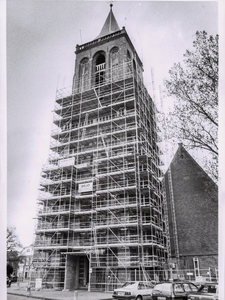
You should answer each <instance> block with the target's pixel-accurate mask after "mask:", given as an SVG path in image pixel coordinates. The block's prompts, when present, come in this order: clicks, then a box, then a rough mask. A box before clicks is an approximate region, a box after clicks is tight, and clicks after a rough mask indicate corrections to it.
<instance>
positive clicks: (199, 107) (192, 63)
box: [164, 31, 219, 179]
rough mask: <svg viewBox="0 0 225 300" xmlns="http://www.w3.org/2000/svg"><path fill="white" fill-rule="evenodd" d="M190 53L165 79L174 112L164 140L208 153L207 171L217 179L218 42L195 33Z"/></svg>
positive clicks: (171, 114) (170, 117)
mask: <svg viewBox="0 0 225 300" xmlns="http://www.w3.org/2000/svg"><path fill="white" fill-rule="evenodd" d="M195 37H196V39H195V41H194V42H193V50H192V51H190V50H186V53H185V54H184V61H183V65H182V64H181V63H175V64H174V66H173V67H172V69H171V70H170V71H169V74H170V79H168V80H165V81H164V84H165V88H166V93H167V95H168V96H172V97H173V98H174V100H175V101H174V110H173V111H170V113H169V114H168V115H167V117H166V126H167V128H166V131H167V138H168V139H172V140H173V141H174V142H175V141H176V142H177V141H182V142H183V143H184V144H185V145H186V146H187V147H188V148H189V149H190V148H200V149H203V150H206V151H207V153H208V154H209V156H208V155H207V156H208V157H209V159H208V160H207V166H206V169H207V171H208V173H210V175H211V176H212V177H213V179H216V178H217V164H218V136H217V131H218V60H219V59H218V55H219V52H218V40H219V37H218V35H216V36H215V37H213V36H208V35H207V33H206V32H205V31H202V32H198V31H197V32H196V36H195Z"/></svg>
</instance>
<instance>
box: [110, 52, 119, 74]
mask: <svg viewBox="0 0 225 300" xmlns="http://www.w3.org/2000/svg"><path fill="white" fill-rule="evenodd" d="M118 53H119V49H118V48H117V47H114V48H113V49H112V50H111V51H110V63H111V77H112V79H114V80H115V79H117V77H118V75H119V74H118V71H119V70H118V66H119V57H118Z"/></svg>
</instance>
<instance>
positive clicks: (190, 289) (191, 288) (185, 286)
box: [183, 283, 198, 292]
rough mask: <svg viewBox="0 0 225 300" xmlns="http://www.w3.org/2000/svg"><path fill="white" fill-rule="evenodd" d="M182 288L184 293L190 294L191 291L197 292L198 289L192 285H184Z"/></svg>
mask: <svg viewBox="0 0 225 300" xmlns="http://www.w3.org/2000/svg"><path fill="white" fill-rule="evenodd" d="M183 287H184V290H185V292H191V291H194V292H197V290H198V288H197V287H196V286H195V285H194V284H192V283H184V284H183Z"/></svg>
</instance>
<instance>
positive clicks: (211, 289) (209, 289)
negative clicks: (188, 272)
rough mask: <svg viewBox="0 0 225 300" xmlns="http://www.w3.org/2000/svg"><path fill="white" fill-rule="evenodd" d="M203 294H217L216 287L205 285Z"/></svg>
mask: <svg viewBox="0 0 225 300" xmlns="http://www.w3.org/2000/svg"><path fill="white" fill-rule="evenodd" d="M201 292H202V293H216V286H215V285H205V286H204V287H203V289H202V290H201Z"/></svg>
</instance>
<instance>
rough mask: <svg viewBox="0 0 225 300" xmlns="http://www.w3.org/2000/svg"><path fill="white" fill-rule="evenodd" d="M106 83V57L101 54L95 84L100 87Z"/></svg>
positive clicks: (98, 57)
mask: <svg viewBox="0 0 225 300" xmlns="http://www.w3.org/2000/svg"><path fill="white" fill-rule="evenodd" d="M104 81H105V55H104V54H103V53H100V54H99V55H98V56H97V58H96V64H95V84H96V85H99V84H102V83H103V82H104Z"/></svg>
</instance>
